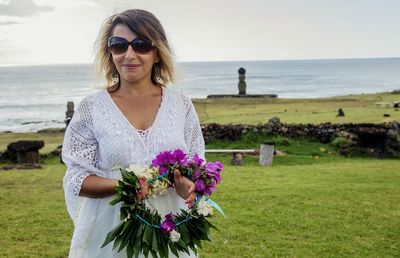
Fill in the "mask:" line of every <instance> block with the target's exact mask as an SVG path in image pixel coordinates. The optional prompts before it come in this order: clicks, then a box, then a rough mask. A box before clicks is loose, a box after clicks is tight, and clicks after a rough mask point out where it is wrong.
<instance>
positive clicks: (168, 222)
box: [160, 213, 176, 234]
mask: <svg viewBox="0 0 400 258" xmlns="http://www.w3.org/2000/svg"><path fill="white" fill-rule="evenodd" d="M172 218H173V216H172V214H171V213H169V214H167V215H165V220H164V222H163V223H161V225H160V227H161V232H162V233H163V234H168V233H169V232H171V231H172V230H174V229H175V228H176V225H175V223H174V221H173V220H172Z"/></svg>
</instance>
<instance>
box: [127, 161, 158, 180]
mask: <svg viewBox="0 0 400 258" xmlns="http://www.w3.org/2000/svg"><path fill="white" fill-rule="evenodd" d="M129 170H130V171H132V172H133V173H134V174H135V175H136V176H137V177H138V178H141V177H144V178H146V179H151V178H153V175H152V172H153V171H154V170H153V169H149V168H148V167H144V166H140V165H138V164H132V165H129Z"/></svg>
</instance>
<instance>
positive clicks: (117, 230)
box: [101, 222, 125, 248]
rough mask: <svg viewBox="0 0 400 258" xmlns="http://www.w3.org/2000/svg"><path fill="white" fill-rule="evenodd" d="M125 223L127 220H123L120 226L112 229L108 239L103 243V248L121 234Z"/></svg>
mask: <svg viewBox="0 0 400 258" xmlns="http://www.w3.org/2000/svg"><path fill="white" fill-rule="evenodd" d="M124 224H125V222H122V223H121V224H119V225H118V226H116V227H115V228H114V229H113V230H111V231H110V232H109V233H108V234H107V237H106V240H104V243H103V245H102V246H101V248H103V247H104V246H106V245H108V244H109V243H110V242H111V241H113V240H114V238H115V237H116V236H117V235H119V234H120V233H121V232H122V230H123V229H124Z"/></svg>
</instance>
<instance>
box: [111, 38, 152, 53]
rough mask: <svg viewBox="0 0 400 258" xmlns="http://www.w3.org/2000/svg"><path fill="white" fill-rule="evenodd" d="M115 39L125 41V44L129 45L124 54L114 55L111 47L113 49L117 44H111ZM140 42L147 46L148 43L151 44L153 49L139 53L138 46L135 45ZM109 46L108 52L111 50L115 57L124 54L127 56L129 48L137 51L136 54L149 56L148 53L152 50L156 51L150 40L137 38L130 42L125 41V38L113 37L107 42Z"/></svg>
mask: <svg viewBox="0 0 400 258" xmlns="http://www.w3.org/2000/svg"><path fill="white" fill-rule="evenodd" d="M113 39H119V40H122V41H124V44H126V45H127V47H126V49H125V51H123V52H121V53H113V52H112V51H111V47H112V46H113V45H115V44H112V42H111V41H112V40H113ZM138 41H140V42H144V43H145V44H146V43H148V44H150V45H151V48H149V50H148V51H140V50H139V51H138V49H137V46H136V45H135V44H136V43H137V42H138ZM107 46H108V50H109V51H110V53H111V54H113V55H122V54H125V53H126V51H128V48H129V46H131V47H132V49H133V51H135V53H136V54H147V53H149V52H150V51H151V50H152V49H154V47H155V45H154V43H153V42H151V41H150V40H147V39H141V38H135V39H133V40H132V41H128V40H127V39H125V38H123V37H117V36H111V37H109V38H108V41H107Z"/></svg>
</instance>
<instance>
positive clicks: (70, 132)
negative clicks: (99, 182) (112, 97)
mask: <svg viewBox="0 0 400 258" xmlns="http://www.w3.org/2000/svg"><path fill="white" fill-rule="evenodd" d="M92 128H93V121H92V114H91V103H90V101H89V100H88V98H85V99H83V100H82V102H81V103H80V105H79V106H78V108H77V110H76V111H75V113H74V115H73V117H72V120H71V122H70V123H69V125H68V128H67V130H66V131H65V135H64V143H63V148H62V159H63V161H64V163H65V164H66V166H67V171H66V174H65V176H64V179H63V186H64V193H65V200H66V204H67V209H68V213H69V214H70V216H71V218H72V220H73V221H74V222H75V218H76V215H77V210H78V207H77V206H78V205H77V204H78V196H79V192H80V190H81V185H82V182H83V180H84V179H85V178H86V177H87V176H89V175H91V174H94V173H95V172H96V171H97V170H98V166H97V159H98V145H97V141H96V139H95V137H94V135H93V130H92Z"/></svg>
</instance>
